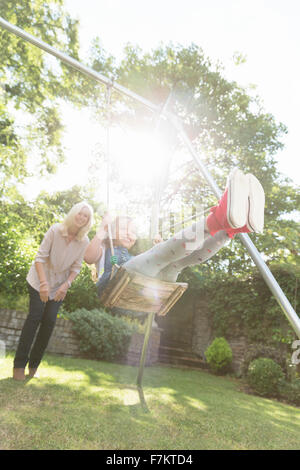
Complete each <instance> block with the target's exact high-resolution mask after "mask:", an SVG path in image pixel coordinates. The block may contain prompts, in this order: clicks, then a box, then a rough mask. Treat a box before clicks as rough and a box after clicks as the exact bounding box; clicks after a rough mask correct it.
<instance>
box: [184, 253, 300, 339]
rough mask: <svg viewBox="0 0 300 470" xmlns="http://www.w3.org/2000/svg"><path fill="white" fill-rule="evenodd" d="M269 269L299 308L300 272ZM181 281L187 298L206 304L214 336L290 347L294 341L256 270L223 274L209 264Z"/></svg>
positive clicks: (276, 266) (281, 267) (186, 273)
mask: <svg viewBox="0 0 300 470" xmlns="http://www.w3.org/2000/svg"><path fill="white" fill-rule="evenodd" d="M215 258H218V256H216V257H215ZM269 267H270V270H271V271H272V273H273V275H274V277H275V279H276V280H277V282H278V283H279V285H280V286H281V288H282V289H283V291H284V293H285V294H286V296H287V298H288V299H289V301H290V302H291V304H292V305H293V307H294V308H295V310H296V309H297V308H298V306H299V305H300V289H299V287H298V285H299V279H300V268H299V267H298V266H296V265H294V264H288V263H281V264H278V263H276V264H270V265H269ZM180 280H182V281H186V282H188V283H189V285H190V287H191V290H190V293H189V295H191V296H201V297H203V298H205V299H206V300H207V303H208V306H209V310H210V311H211V313H212V316H213V319H212V324H213V328H214V331H215V334H216V335H217V336H224V337H237V336H245V337H246V338H247V339H248V340H249V342H256V343H259V342H261V343H264V344H271V345H278V344H290V343H291V342H292V341H293V340H294V339H295V334H294V331H293V329H292V327H291V325H290V323H289V322H288V320H287V319H286V317H285V316H284V315H283V313H282V310H281V308H280V306H279V305H278V303H277V301H276V300H275V298H274V297H273V295H272V293H271V291H270V289H269V288H268V286H267V285H266V283H265V281H264V280H263V279H262V277H261V275H260V273H258V271H257V269H256V268H252V270H251V271H250V270H249V271H246V272H245V273H243V274H240V275H238V274H237V273H236V274H235V275H231V274H228V273H227V272H226V271H224V270H222V264H220V266H219V269H218V270H216V269H214V268H212V267H211V261H209V262H208V263H206V264H205V265H201V266H200V267H195V268H192V269H187V270H185V271H184V273H183V275H182V276H181V277H180Z"/></svg>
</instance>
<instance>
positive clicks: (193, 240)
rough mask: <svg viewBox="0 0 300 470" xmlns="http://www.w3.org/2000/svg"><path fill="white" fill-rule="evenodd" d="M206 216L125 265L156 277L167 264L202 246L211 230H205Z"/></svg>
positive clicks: (132, 269) (129, 268) (127, 267)
mask: <svg viewBox="0 0 300 470" xmlns="http://www.w3.org/2000/svg"><path fill="white" fill-rule="evenodd" d="M204 225H205V218H204V217H201V219H200V221H199V222H197V223H194V224H193V225H191V226H190V227H187V228H186V229H184V230H181V231H180V232H178V233H176V235H174V237H172V238H170V239H169V240H166V241H164V242H162V243H159V244H158V245H155V246H154V247H153V248H151V249H150V250H148V251H146V252H145V253H142V254H140V255H138V256H135V257H134V258H131V259H130V260H129V261H127V262H126V263H125V264H124V267H125V268H126V269H128V270H131V271H136V272H139V273H141V274H145V275H146V276H150V277H156V276H157V274H158V273H159V272H160V271H161V270H162V269H164V268H165V267H166V266H167V265H169V264H170V263H172V262H175V261H177V260H180V259H181V258H183V257H185V256H188V255H190V254H191V253H192V252H193V251H195V250H196V249H198V248H201V247H202V245H203V242H204V240H205V238H207V237H208V236H209V232H207V231H206V230H205V226H204Z"/></svg>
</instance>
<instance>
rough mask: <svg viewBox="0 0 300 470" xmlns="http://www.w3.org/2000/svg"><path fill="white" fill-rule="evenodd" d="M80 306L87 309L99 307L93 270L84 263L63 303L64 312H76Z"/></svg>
mask: <svg viewBox="0 0 300 470" xmlns="http://www.w3.org/2000/svg"><path fill="white" fill-rule="evenodd" d="M78 308H85V309H87V310H93V309H95V308H99V298H98V295H97V288H96V285H95V283H94V282H93V280H92V275H91V270H90V268H89V267H88V266H87V265H86V264H83V266H82V268H81V271H80V273H79V275H78V276H77V278H76V279H75V280H74V282H73V283H72V286H71V288H70V289H69V290H68V292H67V295H66V298H65V300H64V303H63V311H64V312H74V311H75V310H77V309H78Z"/></svg>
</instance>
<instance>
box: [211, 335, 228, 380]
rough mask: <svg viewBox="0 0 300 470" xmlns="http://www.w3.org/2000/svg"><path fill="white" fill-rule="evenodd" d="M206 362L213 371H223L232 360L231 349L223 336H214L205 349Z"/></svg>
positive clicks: (226, 369)
mask: <svg viewBox="0 0 300 470" xmlns="http://www.w3.org/2000/svg"><path fill="white" fill-rule="evenodd" d="M205 357H206V359H207V362H208V364H209V366H210V368H211V370H212V371H213V372H214V373H218V374H221V373H224V372H227V371H228V369H229V365H230V364H231V361H232V351H231V347H230V346H229V344H228V342H227V341H226V339H225V338H215V339H214V340H213V342H212V343H211V345H210V346H208V348H207V349H206V351H205Z"/></svg>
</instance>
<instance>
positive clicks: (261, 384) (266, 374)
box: [247, 358, 284, 396]
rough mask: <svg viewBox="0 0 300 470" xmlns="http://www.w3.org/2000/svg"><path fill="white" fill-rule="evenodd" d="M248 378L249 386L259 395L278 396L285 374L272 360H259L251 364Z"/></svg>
mask: <svg viewBox="0 0 300 470" xmlns="http://www.w3.org/2000/svg"><path fill="white" fill-rule="evenodd" d="M247 378H248V383H249V385H250V386H251V387H252V388H253V389H254V390H255V391H256V392H257V393H258V394H259V395H262V396H276V395H278V391H279V386H280V383H281V381H282V380H283V379H284V373H283V372H282V369H281V367H280V365H279V364H277V363H276V362H275V361H273V360H272V359H269V358H259V359H255V360H254V361H252V362H251V363H250V365H249V368H248V375H247Z"/></svg>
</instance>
